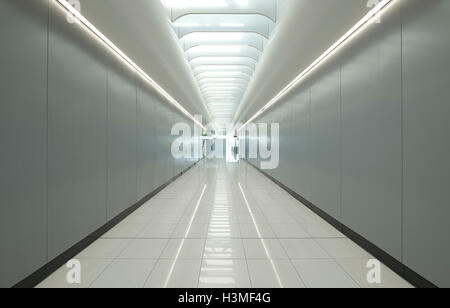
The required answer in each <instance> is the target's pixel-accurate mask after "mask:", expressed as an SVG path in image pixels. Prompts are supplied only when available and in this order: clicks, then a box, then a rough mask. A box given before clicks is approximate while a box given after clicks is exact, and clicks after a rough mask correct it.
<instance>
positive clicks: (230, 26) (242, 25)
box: [220, 22, 245, 28]
mask: <svg viewBox="0 0 450 308" xmlns="http://www.w3.org/2000/svg"><path fill="white" fill-rule="evenodd" d="M220 27H222V28H236V27H245V24H242V23H231V22H223V23H221V24H220Z"/></svg>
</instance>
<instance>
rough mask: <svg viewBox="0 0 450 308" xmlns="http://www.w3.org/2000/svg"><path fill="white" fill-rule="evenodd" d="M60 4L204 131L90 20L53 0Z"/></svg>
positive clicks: (64, 4)
mask: <svg viewBox="0 0 450 308" xmlns="http://www.w3.org/2000/svg"><path fill="white" fill-rule="evenodd" d="M53 1H55V2H56V3H59V4H60V6H59V7H60V8H62V9H65V10H67V11H68V12H69V13H70V14H72V15H73V16H74V17H76V19H78V20H79V21H80V22H81V23H82V24H83V25H84V26H85V27H86V28H87V29H88V30H90V31H91V32H92V33H93V34H95V36H96V37H97V38H99V39H100V40H101V41H102V42H103V43H105V44H106V45H107V46H108V47H109V48H111V49H112V50H113V51H114V52H115V53H116V54H117V55H118V56H119V57H120V58H122V59H123V60H124V61H125V62H126V63H128V64H129V65H130V66H131V67H132V68H133V69H135V70H136V71H137V72H138V73H139V75H141V77H143V78H144V79H145V80H146V81H147V82H148V83H149V84H150V85H151V86H152V87H153V88H154V89H155V90H156V91H158V92H159V93H160V94H161V95H162V96H163V97H164V98H165V99H167V100H168V101H169V102H170V103H171V104H172V105H174V106H175V107H176V108H177V109H178V110H180V111H181V112H182V113H183V114H184V115H185V116H187V117H188V118H190V119H191V120H193V121H194V122H195V123H197V124H198V125H199V126H200V127H202V128H203V129H206V127H204V126H203V124H202V123H200V121H198V120H197V119H196V118H195V117H193V116H192V115H191V114H190V113H189V112H188V111H187V110H186V109H185V108H184V107H183V106H182V105H181V104H180V103H178V102H177V101H176V100H175V99H174V98H173V97H172V96H170V94H169V93H167V92H166V91H165V90H164V89H163V88H162V87H161V86H160V85H158V84H157V83H156V82H155V81H154V80H153V79H152V78H151V77H150V76H149V75H148V74H147V73H146V72H145V71H144V70H142V69H141V68H140V67H139V66H138V65H137V64H136V63H134V62H133V60H131V59H130V58H129V57H128V56H127V55H126V54H125V53H124V52H122V51H121V50H120V49H119V47H117V46H116V45H115V44H114V43H113V42H111V40H109V39H108V38H107V37H106V36H105V35H104V34H103V33H102V32H100V30H98V29H97V28H96V27H95V26H94V25H93V24H92V23H91V22H90V21H89V20H87V19H86V18H85V17H84V16H83V15H82V14H81V13H80V12H78V11H77V10H76V9H75V8H74V7H73V6H72V5H70V4H69V3H68V2H67V1H66V0H53Z"/></svg>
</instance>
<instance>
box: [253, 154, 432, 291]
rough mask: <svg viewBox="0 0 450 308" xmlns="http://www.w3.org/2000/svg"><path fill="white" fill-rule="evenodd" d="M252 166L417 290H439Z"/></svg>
mask: <svg viewBox="0 0 450 308" xmlns="http://www.w3.org/2000/svg"><path fill="white" fill-rule="evenodd" d="M246 162H247V163H248V164H249V165H250V166H252V167H253V168H255V169H256V170H258V171H259V172H261V173H262V174H263V175H265V176H266V177H267V178H269V179H270V180H272V181H273V182H274V183H276V184H277V185H278V186H280V187H281V188H283V189H284V190H285V191H286V192H288V193H289V194H290V195H291V196H292V197H294V198H295V199H297V200H298V201H300V202H301V203H302V204H304V205H305V206H306V207H308V208H309V209H311V210H312V211H313V212H314V213H316V214H317V215H319V216H320V217H321V218H323V219H324V220H325V221H326V222H328V223H329V224H331V225H332V226H333V227H335V228H336V229H337V230H338V231H340V232H341V233H343V234H344V235H345V236H347V237H348V238H349V239H351V240H352V241H354V242H355V243H356V244H358V245H359V246H361V247H362V248H364V249H365V250H366V251H367V252H369V253H370V254H371V255H373V256H374V257H375V258H377V259H378V260H379V261H380V262H382V263H383V264H384V265H386V266H387V267H389V268H390V269H391V270H393V271H394V272H396V273H397V274H398V275H400V276H401V277H403V278H404V279H405V280H406V281H408V282H409V283H411V284H412V285H413V286H415V287H417V288H437V286H436V285H435V284H433V283H432V282H430V281H428V280H427V279H425V278H424V277H422V276H421V275H419V274H418V273H416V272H415V271H413V270H412V269H410V268H408V267H407V266H406V265H404V264H403V263H401V262H400V261H398V260H397V259H395V258H394V257H392V256H391V255H390V254H388V253H387V252H385V251H384V250H383V249H381V248H379V247H378V246H376V245H375V244H373V243H372V242H370V241H369V240H367V239H366V238H364V237H363V236H361V235H360V234H358V233H357V232H355V231H353V230H352V229H350V228H349V227H347V226H345V225H344V224H342V223H341V222H339V221H338V220H336V219H335V218H334V217H332V216H330V215H329V214H327V213H326V212H324V211H323V210H321V209H320V208H319V207H317V206H316V205H314V204H313V203H311V202H310V201H308V200H307V199H305V198H304V197H302V196H300V195H299V194H298V193H296V192H295V191H293V190H292V189H290V188H289V187H287V186H286V185H284V184H283V183H281V182H280V181H278V180H277V179H275V178H274V177H272V176H271V175H269V174H268V173H266V172H264V171H263V170H261V169H260V168H258V167H257V166H255V165H254V164H252V163H250V162H249V161H246Z"/></svg>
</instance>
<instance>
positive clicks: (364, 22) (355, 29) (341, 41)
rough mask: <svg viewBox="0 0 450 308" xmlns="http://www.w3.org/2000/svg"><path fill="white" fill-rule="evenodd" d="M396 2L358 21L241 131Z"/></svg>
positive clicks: (382, 5)
mask: <svg viewBox="0 0 450 308" xmlns="http://www.w3.org/2000/svg"><path fill="white" fill-rule="evenodd" d="M392 2H394V0H383V1H381V2H380V3H379V4H377V5H376V6H375V7H374V8H373V9H372V10H370V12H369V13H367V14H366V15H365V16H364V17H363V18H362V19H361V20H360V21H358V22H357V23H356V24H355V25H354V26H353V27H352V28H351V29H350V30H348V31H347V32H346V33H345V34H344V35H343V36H342V37H341V38H340V39H339V40H338V41H337V42H336V43H334V44H333V45H331V47H330V48H328V49H327V50H326V51H325V52H324V53H323V54H322V55H321V56H320V57H319V58H317V59H316V60H315V61H314V62H313V63H312V64H311V65H310V66H308V68H306V69H305V70H304V71H303V72H302V73H301V74H300V75H298V76H297V77H296V78H295V79H294V80H293V81H291V82H290V83H289V84H288V85H287V86H286V87H285V88H284V89H283V90H281V92H280V93H278V94H277V95H276V96H275V97H274V98H273V99H272V100H271V101H269V102H268V103H267V104H266V105H265V106H264V107H263V108H261V110H259V111H258V112H257V113H256V114H255V115H254V116H252V117H251V118H250V119H249V120H248V121H247V122H246V123H245V124H244V125H242V126H241V128H239V131H241V130H242V129H244V128H245V127H246V126H247V125H248V124H250V123H252V122H253V121H254V120H255V119H256V118H258V117H259V116H260V115H261V114H263V113H264V112H265V111H266V110H267V109H269V108H270V107H272V106H273V105H274V104H276V103H277V102H278V101H279V100H280V99H281V98H282V97H283V96H285V95H286V94H287V93H288V92H289V91H290V90H292V89H293V88H294V87H295V86H297V85H298V84H299V83H300V82H301V81H302V80H303V79H304V78H305V77H306V76H307V75H308V74H309V73H311V72H312V71H313V70H314V69H315V68H316V67H317V66H319V64H320V63H322V62H323V61H325V60H326V59H327V58H328V57H329V56H330V55H331V54H332V53H333V52H334V51H336V50H337V49H338V48H339V47H340V46H342V45H343V44H344V43H345V42H346V41H347V40H348V39H350V38H351V37H352V36H353V35H354V34H356V33H357V32H358V30H361V29H362V28H363V26H365V25H367V24H368V23H369V21H370V20H372V18H374V17H375V16H376V15H377V14H379V13H381V11H382V10H383V9H385V8H386V7H387V6H388V5H389V4H390V3H392Z"/></svg>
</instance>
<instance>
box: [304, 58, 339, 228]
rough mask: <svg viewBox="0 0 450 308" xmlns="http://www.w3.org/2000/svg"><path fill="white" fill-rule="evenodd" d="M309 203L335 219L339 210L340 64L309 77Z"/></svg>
mask: <svg viewBox="0 0 450 308" xmlns="http://www.w3.org/2000/svg"><path fill="white" fill-rule="evenodd" d="M311 83H312V86H311V88H310V91H311V131H310V133H311V137H310V138H311V140H310V151H311V156H310V159H311V160H310V167H311V169H312V170H313V172H311V174H310V176H311V178H310V181H311V184H310V185H311V195H310V201H311V202H313V203H314V204H317V205H318V206H319V207H320V208H321V209H323V210H324V211H326V212H327V213H328V214H330V215H331V216H333V217H334V218H336V219H339V218H340V216H341V210H340V171H341V153H340V152H341V133H340V125H341V124H340V121H341V98H340V92H341V91H340V85H341V82H340V64H339V63H338V62H337V61H335V59H334V62H332V61H329V62H328V65H327V69H326V70H320V69H319V70H318V71H316V72H315V73H314V74H313V75H312V76H311Z"/></svg>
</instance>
